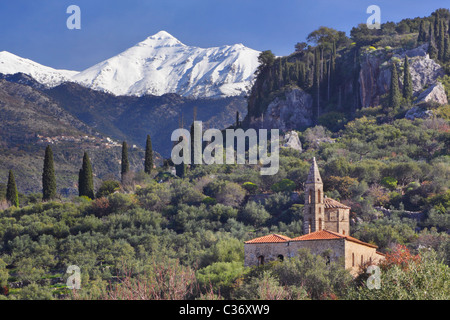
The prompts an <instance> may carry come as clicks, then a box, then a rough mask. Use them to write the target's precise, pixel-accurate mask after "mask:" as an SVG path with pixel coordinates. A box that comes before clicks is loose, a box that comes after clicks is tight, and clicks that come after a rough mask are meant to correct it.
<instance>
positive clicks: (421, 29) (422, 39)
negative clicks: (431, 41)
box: [417, 20, 427, 44]
mask: <svg viewBox="0 0 450 320" xmlns="http://www.w3.org/2000/svg"><path fill="white" fill-rule="evenodd" d="M426 41H427V34H426V31H425V21H424V20H421V21H420V25H419V36H418V37H417V43H418V44H421V43H424V42H426Z"/></svg>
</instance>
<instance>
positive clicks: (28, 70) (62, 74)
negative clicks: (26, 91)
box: [0, 51, 78, 87]
mask: <svg viewBox="0 0 450 320" xmlns="http://www.w3.org/2000/svg"><path fill="white" fill-rule="evenodd" d="M19 72H21V73H24V74H27V75H29V76H31V77H33V78H34V79H35V80H36V81H37V82H39V83H42V84H44V85H46V86H49V87H54V86H57V85H59V84H61V83H63V82H66V81H71V79H72V77H73V76H75V75H77V74H78V72H77V71H70V70H58V69H53V68H50V67H46V66H43V65H42V64H39V63H37V62H34V61H32V60H29V59H25V58H21V57H19V56H16V55H14V54H12V53H9V52H7V51H1V52H0V73H3V74H15V73H19Z"/></svg>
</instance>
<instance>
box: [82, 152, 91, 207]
mask: <svg viewBox="0 0 450 320" xmlns="http://www.w3.org/2000/svg"><path fill="white" fill-rule="evenodd" d="M78 194H79V195H80V197H81V196H86V197H89V198H90V199H94V177H93V174H92V165H91V161H90V160H89V156H88V154H87V152H85V153H84V156H83V166H82V167H81V169H80V172H79V176H78Z"/></svg>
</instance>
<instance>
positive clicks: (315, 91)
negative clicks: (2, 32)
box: [313, 48, 321, 118]
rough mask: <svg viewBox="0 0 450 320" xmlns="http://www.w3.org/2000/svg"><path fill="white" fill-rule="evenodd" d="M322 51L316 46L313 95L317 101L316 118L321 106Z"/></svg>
mask: <svg viewBox="0 0 450 320" xmlns="http://www.w3.org/2000/svg"><path fill="white" fill-rule="evenodd" d="M320 65H321V63H320V52H319V49H318V48H316V50H315V55H314V75H313V95H314V101H315V106H316V108H315V110H316V111H315V113H316V118H318V117H319V111H320V110H319V108H320Z"/></svg>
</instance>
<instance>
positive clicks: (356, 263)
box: [345, 241, 384, 275]
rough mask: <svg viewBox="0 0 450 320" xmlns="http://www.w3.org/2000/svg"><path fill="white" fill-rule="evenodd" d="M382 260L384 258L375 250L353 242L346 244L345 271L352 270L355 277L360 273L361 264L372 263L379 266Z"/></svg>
mask: <svg viewBox="0 0 450 320" xmlns="http://www.w3.org/2000/svg"><path fill="white" fill-rule="evenodd" d="M382 259H384V256H383V255H380V254H378V253H377V251H376V249H375V248H372V247H369V246H366V245H363V244H359V243H356V242H352V241H346V243H345V269H350V273H351V274H353V275H356V274H357V273H358V271H359V270H360V266H361V264H365V263H367V262H370V261H371V262H372V263H371V264H378V262H380V261H381V260H382Z"/></svg>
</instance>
